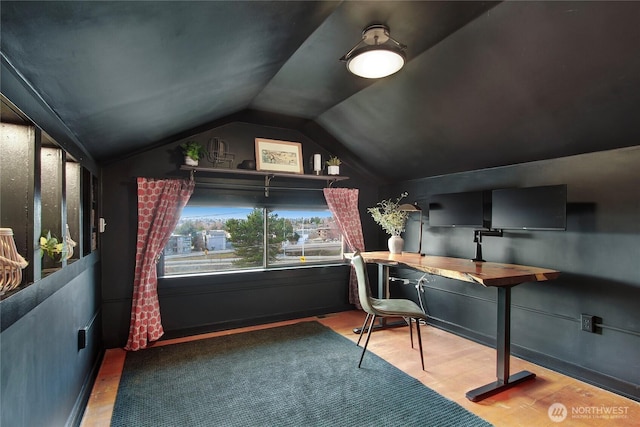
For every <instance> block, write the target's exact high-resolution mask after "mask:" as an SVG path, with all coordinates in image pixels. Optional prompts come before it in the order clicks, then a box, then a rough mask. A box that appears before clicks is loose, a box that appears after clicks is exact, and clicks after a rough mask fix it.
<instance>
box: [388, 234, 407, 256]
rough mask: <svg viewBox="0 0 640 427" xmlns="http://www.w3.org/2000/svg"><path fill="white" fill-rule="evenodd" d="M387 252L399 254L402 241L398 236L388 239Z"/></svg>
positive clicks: (402, 244) (402, 246)
mask: <svg viewBox="0 0 640 427" xmlns="http://www.w3.org/2000/svg"><path fill="white" fill-rule="evenodd" d="M388 244H389V252H391V253H392V254H401V253H402V249H403V248H404V239H403V238H402V237H400V236H391V237H389V241H388Z"/></svg>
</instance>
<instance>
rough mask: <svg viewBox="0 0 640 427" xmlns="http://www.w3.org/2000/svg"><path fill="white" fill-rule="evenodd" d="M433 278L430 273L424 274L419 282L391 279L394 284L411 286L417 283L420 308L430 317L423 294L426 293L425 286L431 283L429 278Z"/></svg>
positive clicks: (397, 278)
mask: <svg viewBox="0 0 640 427" xmlns="http://www.w3.org/2000/svg"><path fill="white" fill-rule="evenodd" d="M430 277H432V275H431V274H429V273H424V274H423V275H422V276H421V277H420V278H419V279H418V280H412V279H406V278H399V277H389V280H390V281H394V282H402V284H404V285H409V284H411V283H412V282H415V285H414V286H415V288H416V293H417V294H418V301H419V302H420V308H421V309H422V311H423V312H424V313H425V314H426V315H427V316H429V313H428V312H427V309H426V307H425V305H426V304H425V303H424V302H423V301H422V294H423V293H424V285H425V283H428V282H429V278H430Z"/></svg>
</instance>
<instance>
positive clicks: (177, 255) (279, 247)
mask: <svg viewBox="0 0 640 427" xmlns="http://www.w3.org/2000/svg"><path fill="white" fill-rule="evenodd" d="M265 215H267V221H266V229H265V221H264V216H265ZM265 236H267V238H266V239H265ZM342 259H343V239H342V235H341V234H340V231H339V229H338V227H337V224H336V223H335V220H334V218H333V216H332V215H331V212H330V211H329V210H328V209H324V210H322V209H321V210H295V209H276V210H267V209H264V208H253V207H215V206H207V207H202V206H198V207H194V206H186V207H185V208H184V210H183V212H182V216H181V217H180V220H179V221H178V224H177V226H176V228H175V230H174V232H173V234H172V236H171V238H170V239H169V243H168V244H167V246H166V247H165V250H164V256H163V260H162V261H163V262H162V263H161V270H162V271H161V272H160V273H161V275H162V276H174V275H182V274H203V273H211V272H220V271H234V270H243V269H255V268H269V267H280V266H292V265H300V264H312V263H325V262H335V261H341V260H342Z"/></svg>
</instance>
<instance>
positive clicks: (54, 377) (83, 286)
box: [0, 257, 101, 426]
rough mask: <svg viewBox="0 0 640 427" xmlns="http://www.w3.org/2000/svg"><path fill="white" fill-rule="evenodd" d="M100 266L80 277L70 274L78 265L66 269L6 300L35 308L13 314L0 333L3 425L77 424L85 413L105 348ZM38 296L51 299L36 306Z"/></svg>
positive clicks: (7, 303) (81, 274)
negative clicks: (83, 334) (83, 343)
mask: <svg viewBox="0 0 640 427" xmlns="http://www.w3.org/2000/svg"><path fill="white" fill-rule="evenodd" d="M91 258H92V259H95V257H91ZM89 261H90V260H87V259H86V258H85V259H83V260H81V261H77V262H76V264H80V263H88V262H89ZM96 265H97V264H95V262H92V263H91V265H90V266H87V268H86V269H84V270H83V271H82V272H81V273H79V274H77V275H75V276H73V275H71V274H70V273H69V270H73V269H72V268H69V269H68V270H66V269H65V270H61V271H59V272H57V273H55V274H52V275H50V276H48V277H47V278H45V279H42V280H40V281H38V282H36V283H34V284H33V285H31V286H29V287H28V288H27V289H26V290H25V292H24V293H18V294H15V295H13V296H11V297H10V298H9V299H6V300H4V301H2V308H4V307H5V306H7V305H9V304H12V305H15V304H19V305H24V306H30V307H32V309H30V310H28V312H27V313H26V314H25V313H22V315H20V316H17V315H16V316H12V318H11V319H10V320H12V323H11V326H9V327H7V328H4V329H3V331H2V335H1V337H0V339H1V340H2V346H1V348H0V359H1V360H2V364H1V365H0V369H1V380H0V384H1V386H2V390H1V392H0V394H2V401H1V403H0V405H1V408H0V414H1V415H0V425H3V426H5V425H6V426H48V425H51V426H62V425H67V423H71V424H73V422H74V420H73V419H72V418H74V417H77V416H78V415H79V413H81V411H82V408H83V407H84V403H85V402H84V400H83V399H84V398H88V395H83V393H82V391H83V389H85V388H87V389H88V384H90V383H91V382H92V381H93V376H94V375H95V374H96V373H97V367H98V361H99V357H100V351H101V342H100V341H101V340H100V339H99V330H100V324H99V323H100V320H99V317H98V315H97V314H98V309H99V304H98V300H97V298H98V295H97V292H96V287H95V282H96V280H97V275H98V273H97V268H96ZM60 282H64V285H63V286H58V285H57V283H60ZM48 288H53V289H56V290H55V291H54V292H48ZM29 290H35V291H36V292H28V291H29ZM38 295H45V296H46V299H44V300H40V301H37V304H35V305H34V304H33V303H32V301H30V300H31V299H33V298H36V299H38V298H39V297H38ZM25 297H27V298H28V300H26V299H25ZM12 300H13V301H12ZM18 300H20V301H18ZM11 312H13V313H15V312H16V311H15V310H11ZM85 327H87V328H88V331H87V337H88V342H87V347H86V348H84V349H81V350H80V349H78V330H79V329H81V328H85ZM76 421H77V420H76Z"/></svg>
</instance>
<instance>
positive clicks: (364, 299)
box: [351, 251, 375, 314]
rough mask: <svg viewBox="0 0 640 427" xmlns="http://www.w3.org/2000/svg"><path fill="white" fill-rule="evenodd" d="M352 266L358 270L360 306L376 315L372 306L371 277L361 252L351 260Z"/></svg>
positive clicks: (355, 254) (356, 253) (357, 252)
mask: <svg viewBox="0 0 640 427" xmlns="http://www.w3.org/2000/svg"><path fill="white" fill-rule="evenodd" d="M351 265H353V267H354V268H355V270H356V277H357V279H358V298H359V299H360V305H361V306H362V309H363V310H364V311H365V312H367V313H369V314H375V313H374V310H373V306H372V305H371V288H369V275H368V274H367V264H366V263H365V262H364V259H363V258H362V255H360V252H359V251H356V252H355V253H354V254H353V258H351Z"/></svg>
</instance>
